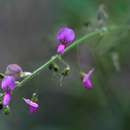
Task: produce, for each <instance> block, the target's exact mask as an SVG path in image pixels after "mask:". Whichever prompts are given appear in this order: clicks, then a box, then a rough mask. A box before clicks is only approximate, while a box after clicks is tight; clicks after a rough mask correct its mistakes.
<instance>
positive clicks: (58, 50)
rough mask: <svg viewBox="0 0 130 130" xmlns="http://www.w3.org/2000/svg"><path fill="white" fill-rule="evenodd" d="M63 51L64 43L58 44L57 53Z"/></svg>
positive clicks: (62, 52)
mask: <svg viewBox="0 0 130 130" xmlns="http://www.w3.org/2000/svg"><path fill="white" fill-rule="evenodd" d="M64 51H65V45H63V44H59V46H58V48H57V53H59V54H64Z"/></svg>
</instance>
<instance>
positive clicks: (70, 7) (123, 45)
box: [0, 0, 130, 130]
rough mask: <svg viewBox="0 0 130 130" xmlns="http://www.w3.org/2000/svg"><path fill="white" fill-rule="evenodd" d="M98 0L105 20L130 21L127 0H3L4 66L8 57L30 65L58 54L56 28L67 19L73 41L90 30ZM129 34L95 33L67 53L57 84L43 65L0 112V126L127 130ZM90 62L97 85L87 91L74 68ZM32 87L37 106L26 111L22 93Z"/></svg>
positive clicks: (0, 42)
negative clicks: (6, 111) (7, 109)
mask: <svg viewBox="0 0 130 130" xmlns="http://www.w3.org/2000/svg"><path fill="white" fill-rule="evenodd" d="M102 3H103V4H104V5H105V9H106V12H107V14H108V16H109V18H108V20H107V23H106V24H107V25H108V26H110V25H129V24H130V13H129V12H130V0H0V59H1V60H0V68H1V72H4V70H5V68H6V66H7V65H8V64H10V63H17V64H19V65H20V66H22V68H23V69H24V70H25V71H33V70H35V69H36V68H37V67H39V66H40V65H42V64H43V63H45V62H46V61H47V60H48V59H49V58H50V57H51V56H52V55H54V54H55V53H56V45H57V42H56V40H55V34H56V31H57V30H58V29H59V28H60V27H61V26H65V25H67V26H69V27H71V28H73V29H74V30H75V32H76V36H77V37H76V39H78V37H81V36H83V35H85V34H86V33H88V32H90V31H88V30H89V29H88V28H90V30H91V28H95V26H96V17H97V11H98V8H99V5H100V4H102ZM88 22H89V23H90V24H89V27H88V25H87V24H86V23H88ZM129 35H130V32H129V30H128V29H121V30H116V31H113V32H111V33H105V34H104V35H103V36H100V35H97V36H95V37H93V38H90V39H88V40H86V41H84V43H85V44H82V45H80V46H78V47H77V49H73V50H72V51H70V52H69V53H67V54H66V55H65V56H64V59H65V61H66V62H67V63H68V64H69V65H70V67H71V73H70V75H69V76H68V77H66V78H65V79H64V80H63V86H62V87H60V85H59V84H60V83H59V80H60V79H59V78H58V77H57V76H56V74H53V73H52V72H50V71H49V70H47V69H46V70H45V71H44V72H43V73H41V74H40V75H39V76H37V77H35V78H34V79H33V80H31V81H29V82H27V83H26V84H25V85H24V86H23V87H22V88H20V89H17V90H16V91H15V93H14V94H13V97H12V102H11V113H10V115H9V116H6V115H4V114H3V113H2V112H1V113H0V130H23V129H24V130H129V129H130V125H129V122H130V109H129V108H130V94H129V93H130V73H129V72H130V61H129V56H130V51H129V50H130V49H129V47H130V43H129V41H130V36H129ZM61 66H62V65H61ZM92 67H94V68H95V72H94V75H93V82H94V88H93V89H92V90H85V89H84V88H83V86H82V84H81V81H80V77H79V71H80V70H83V71H88V70H89V69H90V68H92ZM33 92H37V93H38V95H39V104H40V109H39V112H37V113H35V114H33V115H30V114H29V113H28V109H27V106H26V104H25V103H24V102H23V100H22V97H31V95H32V93H33Z"/></svg>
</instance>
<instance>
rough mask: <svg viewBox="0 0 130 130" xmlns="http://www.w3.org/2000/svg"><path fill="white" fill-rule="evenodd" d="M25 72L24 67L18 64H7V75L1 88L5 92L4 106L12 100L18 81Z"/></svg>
mask: <svg viewBox="0 0 130 130" xmlns="http://www.w3.org/2000/svg"><path fill="white" fill-rule="evenodd" d="M22 72H23V70H22V68H21V67H20V66H19V65H17V64H10V65H8V66H7V68H6V71H5V76H4V78H3V79H2V82H1V89H2V90H3V92H4V96H3V101H2V104H3V106H5V107H6V106H8V105H9V104H10V101H11V94H12V92H13V90H14V89H15V87H16V81H17V80H18V79H19V78H20V74H21V73H22Z"/></svg>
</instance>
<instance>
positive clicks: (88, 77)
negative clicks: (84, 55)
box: [82, 69, 94, 89]
mask: <svg viewBox="0 0 130 130" xmlns="http://www.w3.org/2000/svg"><path fill="white" fill-rule="evenodd" d="M93 71H94V69H91V70H89V72H88V73H85V74H84V75H83V80H82V83H83V86H84V87H85V88H86V89H91V88H93V84H92V81H91V76H92V73H93Z"/></svg>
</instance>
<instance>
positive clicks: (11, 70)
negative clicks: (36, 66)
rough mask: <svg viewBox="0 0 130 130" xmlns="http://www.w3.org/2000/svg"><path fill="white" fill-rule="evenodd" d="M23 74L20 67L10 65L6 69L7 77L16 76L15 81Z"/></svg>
mask: <svg viewBox="0 0 130 130" xmlns="http://www.w3.org/2000/svg"><path fill="white" fill-rule="evenodd" d="M22 72H23V70H22V68H21V67H20V66H19V65H17V64H10V65H8V66H7V68H6V71H5V75H9V76H14V77H15V79H19V78H20V75H21V73H22Z"/></svg>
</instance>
